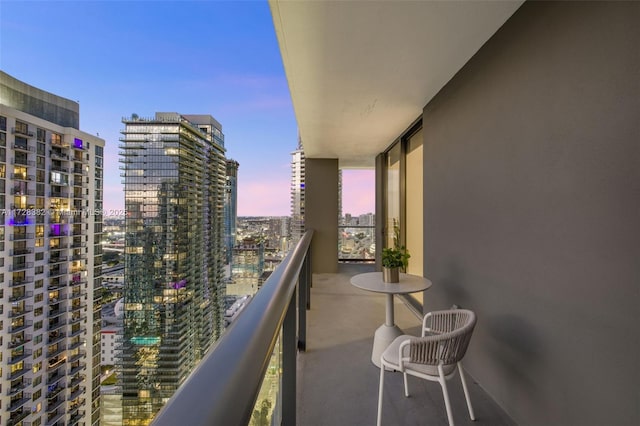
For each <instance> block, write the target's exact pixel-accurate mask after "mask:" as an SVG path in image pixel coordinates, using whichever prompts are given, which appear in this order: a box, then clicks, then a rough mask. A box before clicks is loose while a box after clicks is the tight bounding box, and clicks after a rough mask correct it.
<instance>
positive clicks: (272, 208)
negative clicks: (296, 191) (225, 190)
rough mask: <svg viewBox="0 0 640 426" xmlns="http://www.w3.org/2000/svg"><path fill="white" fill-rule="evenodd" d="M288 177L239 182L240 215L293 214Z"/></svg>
mask: <svg viewBox="0 0 640 426" xmlns="http://www.w3.org/2000/svg"><path fill="white" fill-rule="evenodd" d="M289 191H290V182H289V180H288V179H286V180H285V179H273V180H269V178H265V179H262V180H260V181H250V182H245V181H243V180H240V181H239V182H238V216H289V215H290V214H291V199H290V192H289Z"/></svg>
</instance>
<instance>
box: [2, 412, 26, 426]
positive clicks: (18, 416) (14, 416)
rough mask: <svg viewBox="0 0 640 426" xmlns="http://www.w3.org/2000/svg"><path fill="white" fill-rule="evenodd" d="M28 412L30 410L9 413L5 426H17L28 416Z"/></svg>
mask: <svg viewBox="0 0 640 426" xmlns="http://www.w3.org/2000/svg"><path fill="white" fill-rule="evenodd" d="M30 412H31V411H30V410H26V409H24V408H21V409H20V410H18V411H16V412H14V413H11V416H10V417H9V420H8V422H7V426H15V425H17V424H19V423H20V422H21V421H22V419H24V418H25V417H27V416H28V415H29V413H30Z"/></svg>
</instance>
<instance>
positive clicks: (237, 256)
mask: <svg viewBox="0 0 640 426" xmlns="http://www.w3.org/2000/svg"><path fill="white" fill-rule="evenodd" d="M264 252H265V249H264V243H262V242H261V241H256V240H254V239H251V238H247V239H245V240H243V241H242V243H240V244H238V245H236V247H234V248H233V259H232V261H231V280H232V282H233V284H229V285H228V286H227V295H245V294H254V293H255V292H256V291H258V289H259V288H260V286H261V285H262V284H263V273H264V258H265V254H264Z"/></svg>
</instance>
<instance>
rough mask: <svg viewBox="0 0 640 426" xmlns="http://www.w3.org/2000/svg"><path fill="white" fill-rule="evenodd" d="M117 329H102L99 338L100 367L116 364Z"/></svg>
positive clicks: (113, 327)
mask: <svg viewBox="0 0 640 426" xmlns="http://www.w3.org/2000/svg"><path fill="white" fill-rule="evenodd" d="M118 330H119V328H118V327H115V326H111V327H103V328H102V332H101V335H100V336H101V338H100V342H101V343H100V347H101V356H100V362H101V363H102V365H115V363H116V335H117V332H118Z"/></svg>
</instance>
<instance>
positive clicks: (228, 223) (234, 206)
mask: <svg viewBox="0 0 640 426" xmlns="http://www.w3.org/2000/svg"><path fill="white" fill-rule="evenodd" d="M239 166H240V163H238V162H237V161H236V160H231V159H229V160H227V191H226V195H225V200H224V245H225V250H226V253H225V256H226V262H225V263H227V264H230V263H231V255H232V251H233V246H234V245H235V244H236V230H237V225H236V224H237V221H238V167H239Z"/></svg>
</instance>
